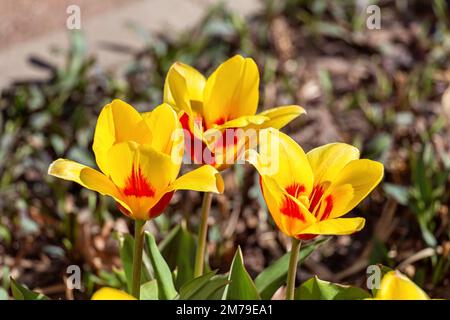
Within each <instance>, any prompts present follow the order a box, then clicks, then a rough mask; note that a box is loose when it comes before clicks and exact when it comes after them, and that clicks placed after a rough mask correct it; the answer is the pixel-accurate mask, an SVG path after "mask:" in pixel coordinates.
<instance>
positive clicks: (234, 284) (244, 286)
mask: <svg viewBox="0 0 450 320" xmlns="http://www.w3.org/2000/svg"><path fill="white" fill-rule="evenodd" d="M228 280H229V281H230V284H229V285H228V286H227V288H226V289H225V296H226V298H227V300H260V299H261V298H260V296H259V294H258V290H256V286H255V284H254V283H253V280H252V278H251V277H250V275H249V274H248V272H247V270H246V269H245V266H244V261H243V258H242V251H241V248H240V247H238V249H237V250H236V254H235V255H234V258H233V262H232V263H231V268H230V273H229V275H228Z"/></svg>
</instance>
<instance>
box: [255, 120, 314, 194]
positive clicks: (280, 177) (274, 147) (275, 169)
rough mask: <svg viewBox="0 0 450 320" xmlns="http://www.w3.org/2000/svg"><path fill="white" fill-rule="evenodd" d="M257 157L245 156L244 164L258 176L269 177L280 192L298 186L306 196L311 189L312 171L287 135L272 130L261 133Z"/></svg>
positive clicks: (302, 154) (299, 149)
mask: <svg viewBox="0 0 450 320" xmlns="http://www.w3.org/2000/svg"><path fill="white" fill-rule="evenodd" d="M259 139H260V142H259V151H260V153H259V156H256V157H255V156H252V150H249V152H248V153H247V159H248V161H249V162H250V163H251V164H253V165H254V166H255V168H256V169H257V170H258V172H259V174H260V175H261V176H270V177H271V178H273V179H275V180H276V181H277V183H278V184H279V185H280V186H281V187H282V188H284V189H286V188H287V187H289V186H292V185H296V184H297V185H301V186H302V189H303V192H304V193H305V194H309V193H310V192H311V190H312V186H313V172H312V170H311V166H310V165H309V162H308V158H307V157H306V155H305V152H304V151H303V149H302V148H301V147H300V146H299V145H298V144H297V143H296V142H295V141H294V140H292V138H290V137H289V136H288V135H286V134H284V133H282V132H280V131H278V130H276V129H273V128H269V129H264V130H261V132H260V134H259Z"/></svg>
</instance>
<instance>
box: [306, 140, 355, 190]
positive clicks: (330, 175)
mask: <svg viewBox="0 0 450 320" xmlns="http://www.w3.org/2000/svg"><path fill="white" fill-rule="evenodd" d="M307 156H308V160H309V163H310V164H311V168H312V170H313V172H314V184H315V185H318V184H321V183H322V182H325V181H330V182H333V181H334V179H335V178H336V177H338V175H339V173H340V171H341V170H342V169H343V168H344V167H345V165H346V164H347V163H349V162H350V161H352V160H356V159H359V150H358V149H357V148H355V147H353V146H351V145H348V144H345V143H330V144H326V145H324V146H321V147H318V148H315V149H313V150H311V151H309V152H308V154H307Z"/></svg>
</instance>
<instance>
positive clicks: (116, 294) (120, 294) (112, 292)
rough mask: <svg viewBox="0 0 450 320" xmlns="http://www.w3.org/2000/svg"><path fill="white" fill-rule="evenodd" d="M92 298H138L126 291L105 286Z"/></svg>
mask: <svg viewBox="0 0 450 320" xmlns="http://www.w3.org/2000/svg"><path fill="white" fill-rule="evenodd" d="M91 300H136V298H135V297H133V296H131V295H129V294H128V293H126V292H125V291H122V290H118V289H114V288H108V287H104V288H101V289H99V290H97V291H96V292H95V293H94V294H93V295H92V297H91Z"/></svg>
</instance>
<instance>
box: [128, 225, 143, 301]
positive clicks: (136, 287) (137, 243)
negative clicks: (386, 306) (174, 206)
mask: <svg viewBox="0 0 450 320" xmlns="http://www.w3.org/2000/svg"><path fill="white" fill-rule="evenodd" d="M145 222H146V221H143V220H135V221H134V255H133V280H132V284H133V285H132V288H131V294H132V295H133V296H134V297H135V298H136V299H139V296H140V291H141V267H142V248H143V246H144V226H145Z"/></svg>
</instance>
